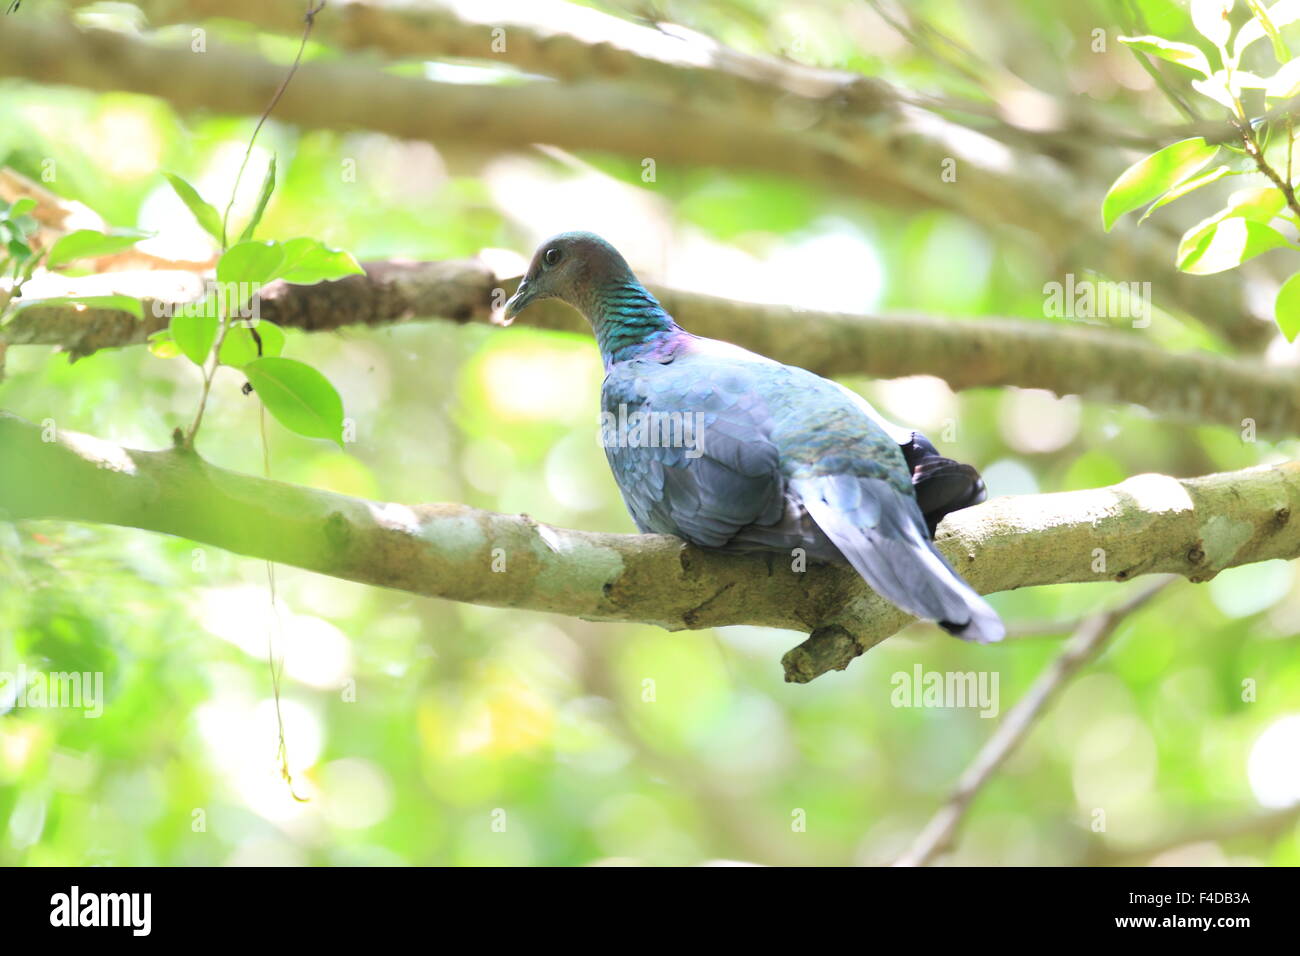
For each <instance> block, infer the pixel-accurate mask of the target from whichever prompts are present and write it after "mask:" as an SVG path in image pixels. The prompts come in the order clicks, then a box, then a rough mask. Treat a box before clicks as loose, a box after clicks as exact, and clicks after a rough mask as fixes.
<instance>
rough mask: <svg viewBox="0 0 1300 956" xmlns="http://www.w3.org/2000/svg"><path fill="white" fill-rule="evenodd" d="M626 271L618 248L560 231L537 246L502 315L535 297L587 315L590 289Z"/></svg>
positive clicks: (585, 235) (595, 237)
mask: <svg viewBox="0 0 1300 956" xmlns="http://www.w3.org/2000/svg"><path fill="white" fill-rule="evenodd" d="M630 275H631V271H630V270H629V269H628V266H627V262H626V261H625V260H624V259H623V257H622V256H621V255H619V253H618V250H617V249H615V248H614V247H613V246H611V245H610V244H609V243H608V242H606V241H605V240H604V239H602V238H600V236H598V235H596V234H595V233H591V232H562V233H560V234H559V235H557V236H552V237H551V238H549V239H547V240H546V241H545V242H543V243H542V244H541V245H540V246H538V247H537V252H536V253H534V254H533V261H532V262H531V263H530V264H529V266H528V272H527V274H525V276H524V278H523V281H521V282H520V283H519V288H518V289H516V290H515V294H514V295H512V296H511V297H510V299H509V300H508V301H507V302H506V307H505V316H506V319H507V320H508V321H510V320H513V319H514V318H515V316H517V315H518V314H519V313H520V312H522V311H523V310H524V309H525V308H527V307H528V306H529V305H530V304H531V303H533V302H536V301H537V300H538V299H559V300H561V301H562V302H567V303H568V304H569V305H571V306H573V307H574V308H575V309H577V310H578V311H580V312H582V313H583V314H584V315H588V316H590V312H589V307H590V304H591V296H592V294H593V291H594V290H598V289H599V288H600V287H601V285H602V284H603V283H605V282H608V281H610V280H619V279H623V278H625V277H627V276H630Z"/></svg>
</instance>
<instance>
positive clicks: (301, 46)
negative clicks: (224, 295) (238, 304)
mask: <svg viewBox="0 0 1300 956" xmlns="http://www.w3.org/2000/svg"><path fill="white" fill-rule="evenodd" d="M324 9H325V0H321V2H320V3H319V4H316V5H314V6H313V5H312V4H311V3H310V2H309V3H308V5H307V12H306V13H305V14H304V15H303V29H302V39H301V40H300V41H299V43H298V53H297V55H296V56H295V57H294V58H293V63H292V64H291V65H290V66H289V72H288V73H286V74H285V75H284V79H283V80H281V81H280V85H279V87H278V88H277V89H276V91H275V95H274V96H272V97H271V102H270V103H269V104H268V105H267V107H266V109H265V110H263V111H262V115H261V117H259V118H258V120H257V125H256V126H255V127H253V135H252V136H250V137H249V139H248V148H247V149H245V150H244V161H243V162H241V163H240V164H239V172H238V173H236V174H235V185H234V187H233V188H232V189H231V190H230V201H229V202H227V203H226V211H225V212H224V213H223V214H222V216H221V247H222V248H223V249H224V248H225V247H226V222H227V220H229V219H230V210H231V208H232V207H233V206H234V205H235V196H236V195H238V193H239V181H240V180H241V179H242V178H243V177H244V170H245V169H246V168H247V166H248V160H249V157H251V156H252V155H253V144H255V143H256V142H257V134H258V133H260V132H262V126H263V125H264V124H265V123H266V121H267V118H268V117H270V115H271V111H272V110H274V109H275V104H276V103H279V102H280V97H281V96H283V95H284V91H285V90H286V89H288V88H289V81H290V80H292V79H293V75H294V74H295V73H297V72H298V64H299V63H301V62H302V55H303V52H304V51H305V50H306V49H307V38H308V37H310V36H311V29H312V27H314V26H315V25H316V14H318V13H320V12H321V11H322V10H324Z"/></svg>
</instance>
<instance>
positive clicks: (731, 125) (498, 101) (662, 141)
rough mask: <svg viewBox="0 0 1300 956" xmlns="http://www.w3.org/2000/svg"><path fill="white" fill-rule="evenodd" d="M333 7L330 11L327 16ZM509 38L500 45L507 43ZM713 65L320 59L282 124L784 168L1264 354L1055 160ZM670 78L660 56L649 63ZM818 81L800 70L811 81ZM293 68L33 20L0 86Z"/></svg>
mask: <svg viewBox="0 0 1300 956" xmlns="http://www.w3.org/2000/svg"><path fill="white" fill-rule="evenodd" d="M328 13H329V8H327V11H326V13H325V14H322V16H327V15H328ZM349 16H355V15H354V14H349ZM475 29H476V30H478V31H479V32H480V35H481V39H482V45H483V47H484V49H485V51H486V52H484V54H483V57H484V59H491V53H490V50H491V39H492V37H491V29H490V27H489V26H487V25H479V26H475V25H469V26H463V27H462V28H461V30H462V31H463V30H475ZM509 42H510V41H509V38H508V37H507V49H509ZM565 42H572V43H581V41H579V40H576V39H574V38H568V39H567V40H566V41H565ZM597 47H598V48H597V49H594V50H592V49H588V48H587V47H583V48H584V49H586V50H587V55H588V57H600V56H602V55H604V54H603V53H602V52H601V49H599V47H600V45H599V44H598V45H597ZM462 52H463V51H462ZM610 55H614V54H610ZM737 57H738V55H737ZM718 59H719V62H720V63H721V62H725V63H727V64H728V66H727V67H726V68H725V70H724V69H722V68H721V67H717V68H714V67H709V68H707V69H706V68H705V67H698V66H697V67H685V68H682V69H685V70H686V72H685V73H684V74H683V75H682V77H684V78H685V79H683V78H682V77H679V78H678V81H677V82H675V83H655V84H649V85H647V84H628V83H623V82H609V81H608V80H607V78H605V77H599V78H597V79H588V80H585V81H577V80H574V81H572V82H555V81H552V80H549V79H542V80H534V79H527V80H524V81H522V82H514V83H508V84H490V83H484V84H470V83H450V82H437V81H433V80H429V79H423V78H417V77H411V76H401V75H396V74H393V73H389V72H385V71H382V70H379V69H376V68H375V67H374V65H373V64H372V63H366V62H364V61H362V62H348V61H346V60H344V61H335V60H322V61H316V62H309V63H305V64H303V65H302V67H301V68H300V69H299V70H298V72H297V73H296V74H295V76H294V81H293V83H291V84H290V85H289V87H288V89H287V90H286V91H285V93H284V95H283V97H282V98H281V99H280V101H279V102H278V103H277V105H276V110H275V116H276V118H277V119H279V120H282V121H284V122H288V123H293V124H296V125H299V126H304V127H308V128H325V129H358V128H359V129H372V130H376V131H379V132H383V133H388V134H390V135H393V136H398V137H403V138H409V139H424V140H429V141H432V142H434V143H437V144H440V145H442V146H444V147H447V148H456V147H460V146H473V147H479V148H489V149H498V150H510V149H519V148H521V147H524V146H526V145H529V144H533V143H548V144H551V145H554V146H559V147H562V148H566V149H575V150H595V151H604V152H610V153H614V154H617V155H620V156H624V157H629V158H632V159H634V160H636V161H637V162H640V161H641V160H642V159H644V158H646V157H650V158H653V159H654V160H655V161H656V163H657V164H658V167H659V169H660V170H661V175H662V171H663V170H664V169H665V168H670V167H671V165H672V164H682V165H688V166H717V167H722V168H726V169H730V170H747V171H752V172H765V173H775V174H778V175H781V176H787V177H790V178H794V179H800V180H805V181H808V182H812V183H814V184H816V185H818V186H820V187H823V188H827V189H832V190H837V191H842V192H847V193H849V194H851V195H855V196H859V197H862V198H866V199H869V200H872V201H874V202H879V203H882V204H885V205H889V206H895V207H897V206H902V207H905V208H909V209H926V208H940V209H948V210H951V211H953V212H956V213H958V214H961V215H964V216H967V217H969V218H971V219H973V220H975V221H977V222H980V223H983V224H987V225H996V226H999V227H1011V230H1012V231H1013V232H1014V233H1015V234H1017V235H1020V236H1022V237H1023V236H1024V235H1025V234H1029V235H1032V236H1034V237H1035V239H1034V241H1035V243H1036V246H1037V248H1039V249H1040V250H1041V251H1042V252H1044V253H1045V254H1046V256H1047V258H1048V259H1049V261H1051V262H1052V274H1053V275H1055V276H1056V277H1057V278H1059V277H1060V276H1061V275H1064V274H1065V273H1077V274H1080V275H1082V274H1084V273H1086V272H1088V271H1089V270H1095V271H1097V272H1098V273H1100V274H1103V275H1106V276H1108V277H1109V278H1111V279H1115V280H1118V281H1145V282H1150V283H1151V284H1152V289H1153V291H1154V293H1155V297H1156V299H1157V300H1158V304H1159V305H1161V306H1162V307H1164V308H1166V309H1170V310H1174V311H1179V312H1182V313H1183V314H1185V315H1187V316H1189V317H1193V318H1195V319H1196V320H1198V321H1200V322H1201V323H1203V324H1205V325H1206V326H1208V327H1211V328H1213V329H1215V330H1216V331H1217V332H1218V333H1219V334H1221V335H1223V336H1225V337H1226V338H1228V339H1230V340H1232V341H1236V342H1239V343H1242V344H1255V343H1258V342H1259V341H1260V340H1261V337H1263V336H1266V335H1267V334H1269V330H1268V326H1267V325H1265V324H1264V323H1262V322H1258V321H1254V320H1252V319H1249V318H1245V319H1243V316H1242V302H1241V298H1240V294H1239V289H1238V288H1237V287H1236V286H1235V285H1234V284H1233V283H1232V282H1230V281H1227V280H1224V279H1222V278H1215V277H1189V276H1186V275H1183V274H1181V273H1179V272H1178V271H1177V270H1176V269H1174V268H1173V265H1172V263H1171V261H1170V259H1171V254H1170V248H1171V244H1170V241H1169V240H1168V238H1167V237H1162V236H1160V235H1159V234H1158V233H1153V232H1144V233H1140V234H1139V233H1127V234H1117V235H1111V236H1105V235H1103V234H1102V233H1101V230H1100V217H1099V215H1098V212H1097V204H1098V202H1099V201H1100V197H1099V194H1095V193H1098V191H1097V190H1094V189H1091V188H1089V189H1084V188H1080V187H1079V186H1078V184H1076V183H1072V182H1070V181H1069V178H1068V177H1065V178H1061V177H1059V176H1055V175H1054V174H1053V171H1052V169H1051V168H1050V165H1048V164H1046V161H1044V164H1042V165H1035V164H1031V163H1026V162H1019V161H1017V160H1016V159H1015V158H1014V157H1012V156H1006V155H1002V153H1000V152H998V150H997V149H993V150H990V149H989V148H988V147H987V144H986V146H985V147H984V148H978V147H973V146H972V145H971V140H972V136H971V134H970V132H969V131H968V130H963V129H962V128H960V127H956V126H954V125H952V124H949V123H948V122H947V121H945V120H943V119H941V118H940V117H938V116H935V115H933V114H925V116H924V117H921V116H920V115H919V112H918V111H917V110H915V109H901V110H900V109H897V108H896V103H894V102H893V99H894V97H893V96H892V95H891V94H888V93H883V92H880V90H881V89H882V88H881V87H879V85H878V84H876V83H875V82H874V81H864V82H862V83H859V84H856V85H854V86H852V87H851V89H852V90H853V91H854V92H853V95H852V96H846V94H845V93H844V88H841V89H839V90H838V92H835V93H832V94H827V93H826V92H825V90H822V92H821V93H817V92H816V91H815V90H812V89H809V90H808V95H802V96H800V95H796V94H794V93H786V94H783V95H782V96H768V97H767V98H766V100H764V101H763V105H762V107H761V108H747V109H733V108H728V107H727V106H726V104H724V105H722V106H719V105H717V104H716V103H714V102H713V101H712V100H710V99H709V98H708V97H704V96H700V95H699V93H698V88H699V86H700V83H697V82H695V81H694V80H692V77H693V76H694V75H695V73H697V72H698V73H705V74H707V75H708V76H714V75H715V74H719V73H724V74H725V76H724V79H725V82H726V84H728V85H729V87H734V88H735V89H736V90H741V89H743V90H745V91H747V92H744V93H737V94H736V96H738V97H739V98H740V99H741V100H743V101H745V102H747V103H750V104H751V105H752V101H753V100H754V96H752V95H751V94H752V93H753V87H754V84H758V85H759V86H760V87H763V88H764V89H775V88H777V87H778V86H780V84H781V83H785V82H790V83H797V82H798V81H797V80H795V79H791V78H790V77H784V78H782V79H781V80H780V81H779V82H778V81H777V80H776V79H774V78H772V77H762V78H759V77H757V76H755V74H756V73H760V74H761V72H762V71H761V70H760V69H759V68H758V67H756V66H741V65H738V62H739V61H738V60H737V59H736V57H732V56H726V57H723V56H721V55H720V54H719V57H718ZM741 59H742V60H743V58H741ZM637 62H640V61H637ZM763 62H764V63H765V62H766V61H763ZM646 68H647V69H649V67H646ZM678 68H679V67H678V66H673V65H669V64H665V63H659V64H658V66H656V67H655V68H654V69H655V70H656V71H664V70H669V69H678ZM773 69H775V68H774V67H773ZM791 69H792V70H794V72H797V73H799V75H800V76H803V75H804V73H803V72H800V71H799V70H795V69H794V68H791ZM710 70H711V72H710ZM692 71H694V72H692ZM823 72H827V71H806V73H807V74H808V75H809V76H811V75H814V74H819V73H823ZM283 74H284V67H283V66H282V65H280V64H276V63H272V62H270V61H268V60H266V59H264V58H262V57H259V56H256V55H253V54H251V53H248V52H245V51H243V50H240V49H238V48H235V47H226V46H220V45H217V44H216V43H214V42H210V43H209V44H208V46H207V48H206V49H205V51H204V52H202V53H196V52H193V51H192V50H191V49H190V48H189V47H188V46H185V47H175V46H169V45H163V44H159V43H155V42H148V41H146V40H142V39H138V38H135V37H132V36H126V35H123V34H118V33H114V32H110V31H106V30H96V29H88V30H84V31H83V30H78V29H77V28H75V27H74V26H72V25H71V24H70V23H68V22H66V21H64V20H60V19H58V18H39V17H34V16H33V17H28V16H24V17H12V18H10V21H8V22H6V24H5V29H4V30H0V76H6V75H8V76H15V77H24V78H27V79H31V80H35V81H37V82H42V83H61V84H71V85H74V86H81V87H85V88H87V89H91V90H126V91H131V92H136V93H143V94H147V95H152V96H158V97H162V98H163V99H166V100H168V101H169V102H171V103H172V104H173V105H175V106H176V107H178V108H179V109H182V110H193V109H206V110H215V111H219V112H222V113H234V114H246V115H258V114H260V113H261V112H262V110H263V109H264V108H265V107H266V104H267V103H268V102H269V101H270V99H271V96H272V94H273V93H274V91H275V90H276V89H277V87H278V86H279V84H280V82H281V80H282V79H283ZM834 75H835V76H842V75H841V74H834ZM843 76H847V74H844V75H843ZM836 82H839V83H840V85H841V87H843V85H844V84H845V83H848V80H840V81H832V80H827V81H826V82H825V84H824V86H825V88H826V89H832V90H834V89H836ZM704 85H705V86H706V87H708V86H711V85H716V84H712V83H710V82H705V83H704ZM809 85H810V86H815V84H812V83H811V81H809ZM845 88H848V87H845ZM647 90H649V91H650V92H647ZM846 98H847V99H848V100H851V101H852V102H853V103H855V106H854V111H855V112H854V113H853V115H852V117H851V119H850V118H846V115H845V114H844V112H843V110H842V109H840V107H839V106H838V105H837V104H839V103H840V102H841V101H842V100H844V99H846ZM759 99H762V97H759ZM973 138H974V140H976V141H978V142H980V143H984V142H985V141H984V140H983V139H982V138H981V137H979V136H975V137H973ZM990 143H991V141H990ZM963 144H965V145H963ZM954 162H955V163H956V164H957V165H956V166H955V167H953V166H952V164H953V163H954ZM950 168H952V169H955V170H956V176H957V179H956V181H955V182H954V181H950V179H949V178H947V177H945V176H944V175H943V173H944V171H945V170H947V169H950ZM1058 172H1059V171H1058Z"/></svg>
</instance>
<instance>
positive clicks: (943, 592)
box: [790, 475, 1006, 644]
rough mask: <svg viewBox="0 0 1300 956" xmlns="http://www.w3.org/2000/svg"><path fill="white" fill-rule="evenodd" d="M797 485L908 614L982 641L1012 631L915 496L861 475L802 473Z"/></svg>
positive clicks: (815, 513)
mask: <svg viewBox="0 0 1300 956" xmlns="http://www.w3.org/2000/svg"><path fill="white" fill-rule="evenodd" d="M790 487H791V488H792V489H793V490H794V491H795V492H796V493H797V494H798V495H799V497H800V498H801V499H802V500H803V505H804V508H805V509H806V510H807V511H808V514H809V516H810V517H811V518H812V519H813V521H814V522H816V524H817V526H818V527H819V528H821V530H822V531H823V532H824V533H825V535H826V537H828V538H830V540H831V542H832V543H833V544H834V545H835V546H836V547H837V548H838V549H839V550H840V553H841V554H843V555H844V558H845V560H847V561H848V562H849V564H851V565H852V566H853V569H854V570H855V571H857V572H858V574H860V575H862V577H863V579H864V580H865V581H866V582H867V583H868V584H869V585H871V587H872V589H873V590H874V591H876V592H877V593H878V594H880V595H881V596H882V597H884V598H887V599H888V600H889V601H891V602H892V603H894V604H896V605H898V607H900V608H902V609H903V610H904V611H906V612H907V613H909V614H912V615H914V616H916V617H920V618H925V619H927V620H930V621H936V622H938V624H939V626H940V627H942V628H943V629H944V630H946V631H947V632H948V633H949V634H953V635H956V636H957V637H960V638H962V639H963V640H967V641H977V642H979V643H981V644H988V643H992V642H993V641H1000V640H1002V638H1003V637H1004V636H1005V635H1006V628H1005V627H1004V626H1003V624H1002V620H1001V618H999V617H998V615H997V612H996V611H994V610H993V608H991V607H990V606H989V604H988V602H987V601H985V600H984V599H983V598H982V597H980V596H979V595H978V594H977V593H976V592H975V589H974V588H972V587H971V586H970V585H969V584H967V583H966V582H965V581H963V580H962V579H961V576H960V575H959V574H957V572H956V571H955V570H954V569H953V567H952V565H951V564H949V563H948V559H947V558H945V557H944V556H943V555H942V554H940V553H939V551H938V550H937V549H936V548H935V546H934V544H933V542H931V540H930V536H929V535H928V534H927V533H926V526H925V523H924V520H923V519H922V517H921V514H920V510H919V509H918V507H917V505H916V502H915V500H914V499H913V498H912V497H911V496H905V495H903V494H902V493H901V492H899V491H898V490H897V489H895V488H894V487H893V486H892V485H889V484H888V483H886V482H884V481H881V480H879V479H875V478H861V477H858V476H855V475H823V476H818V477H815V478H799V479H793V480H791V482H790Z"/></svg>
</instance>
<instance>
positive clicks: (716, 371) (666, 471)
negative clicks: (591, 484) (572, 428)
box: [601, 360, 785, 548]
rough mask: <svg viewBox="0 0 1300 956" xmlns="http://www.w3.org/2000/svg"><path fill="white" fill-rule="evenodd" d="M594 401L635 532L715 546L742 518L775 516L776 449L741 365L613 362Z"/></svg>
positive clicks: (778, 511)
mask: <svg viewBox="0 0 1300 956" xmlns="http://www.w3.org/2000/svg"><path fill="white" fill-rule="evenodd" d="M601 406H602V410H603V411H604V413H605V414H604V418H603V420H602V432H603V434H602V444H604V446H605V455H606V457H607V458H608V459H609V464H610V468H611V469H612V470H613V472H614V478H615V480H616V481H617V482H618V486H619V490H620V491H621V492H622V493H623V500H624V501H625V502H626V504H627V507H628V511H630V512H631V513H632V518H633V520H634V521H636V524H637V527H638V528H640V529H641V530H642V531H653V532H659V533H661V534H676V535H678V536H680V537H682V538H685V539H686V540H688V541H690V542H692V543H693V544H698V545H703V546H705V547H714V548H720V547H723V546H724V545H726V544H727V543H728V541H730V540H731V538H732V537H733V536H734V535H735V534H736V532H737V531H739V530H740V529H741V528H744V527H745V526H746V525H750V524H753V523H758V524H773V523H775V522H777V521H778V520H780V518H781V516H782V513H783V510H784V508H785V499H784V482H783V479H782V477H781V471H780V455H779V453H778V451H777V448H776V446H775V445H774V444H773V443H772V441H771V438H770V426H769V423H768V411H767V408H766V406H765V404H764V402H763V400H762V398H761V397H760V395H759V393H758V392H757V390H755V388H754V387H753V382H752V372H751V371H749V370H747V369H746V368H745V367H744V365H743V364H725V365H718V364H710V363H700V362H696V363H691V364H690V366H689V367H678V368H676V369H674V368H672V367H670V366H667V365H662V364H660V363H658V362H653V361H642V360H635V361H631V362H622V363H618V364H616V365H614V366H612V367H611V368H610V371H609V373H608V374H607V376H606V378H605V384H604V387H603V389H602V392H601ZM637 415H640V416H641V417H640V418H639V419H638V418H637V417H636V416H637ZM638 421H640V422H651V423H654V424H653V425H646V426H644V428H645V430H641V431H638V428H640V427H641V426H638V425H637V423H638ZM624 423H626V427H624ZM611 426H612V427H611ZM650 429H654V431H653V432H652V431H650ZM655 436H657V437H658V438H659V441H658V442H657V443H654V444H647V442H646V438H648V437H649V438H653V437H655Z"/></svg>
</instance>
